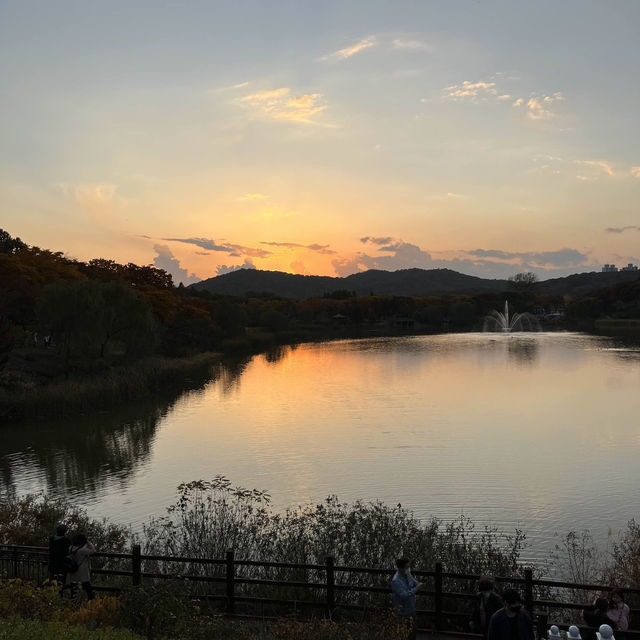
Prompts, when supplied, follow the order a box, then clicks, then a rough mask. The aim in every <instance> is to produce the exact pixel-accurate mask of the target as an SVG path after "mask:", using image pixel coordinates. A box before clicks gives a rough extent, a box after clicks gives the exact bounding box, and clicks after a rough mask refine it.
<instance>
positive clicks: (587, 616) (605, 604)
mask: <svg viewBox="0 0 640 640" xmlns="http://www.w3.org/2000/svg"><path fill="white" fill-rule="evenodd" d="M608 608H609V601H608V600H607V599H606V598H596V600H595V602H594V603H593V605H592V606H591V607H587V608H586V609H584V610H583V611H582V617H583V618H584V621H585V622H586V623H587V624H588V625H589V626H590V627H595V628H596V629H599V628H600V625H601V624H608V625H609V626H610V627H611V628H612V629H616V624H615V623H614V622H612V621H611V620H610V619H609V617H608V616H607V609H608Z"/></svg>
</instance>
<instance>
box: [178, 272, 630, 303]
mask: <svg viewBox="0 0 640 640" xmlns="http://www.w3.org/2000/svg"><path fill="white" fill-rule="evenodd" d="M637 278H640V272H638V271H630V272H625V271H618V272H613V273H604V272H594V271H592V272H586V273H576V274H572V275H569V276H565V277H562V278H552V279H549V280H541V281H539V282H538V283H537V284H536V285H535V290H536V292H538V293H548V294H553V295H564V294H571V295H584V294H586V293H590V292H591V291H596V290H597V289H600V288H603V287H607V286H610V285H612V284H616V283H618V282H626V281H630V280H634V279H637ZM509 285H510V283H509V281H508V280H499V279H487V278H480V277H478V276H470V275H466V274H463V273H459V272H458V271H453V270H451V269H418V268H411V269H399V270H397V271H384V270H380V269H369V270H368V271H360V272H358V273H354V274H351V275H349V276H345V277H333V276H313V275H299V274H292V273H285V272H284V271H263V270H260V269H238V270H236V271H232V272H230V273H225V274H222V275H219V276H214V277H212V278H208V279H206V280H202V281H200V282H196V283H194V284H191V285H189V288H192V289H196V290H198V289H200V290H205V291H209V292H211V293H217V294H223V295H235V296H243V295H246V294H248V293H264V294H271V295H274V296H278V297H282V298H294V299H304V298H315V297H322V296H324V295H326V294H331V293H333V292H335V291H343V290H346V291H349V292H355V293H356V295H360V296H362V295H371V294H374V295H397V296H431V295H447V294H458V295H474V294H479V293H495V292H502V291H506V290H508V289H509Z"/></svg>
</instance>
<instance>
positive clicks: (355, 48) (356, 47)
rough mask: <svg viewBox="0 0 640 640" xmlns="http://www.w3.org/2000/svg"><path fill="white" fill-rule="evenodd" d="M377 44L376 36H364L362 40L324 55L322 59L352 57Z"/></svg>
mask: <svg viewBox="0 0 640 640" xmlns="http://www.w3.org/2000/svg"><path fill="white" fill-rule="evenodd" d="M375 44H376V39H375V36H368V37H366V38H362V40H358V42H356V43H354V44H351V45H349V46H348V47H344V48H343V49H338V51H334V52H333V53H330V54H328V55H326V56H322V58H320V60H346V59H347V58H351V57H352V56H355V55H357V54H358V53H361V52H362V51H365V50H366V49H370V48H371V47H373V46H375Z"/></svg>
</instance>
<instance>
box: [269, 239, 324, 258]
mask: <svg viewBox="0 0 640 640" xmlns="http://www.w3.org/2000/svg"><path fill="white" fill-rule="evenodd" d="M260 244H266V245H267V246H269V247H284V248H286V249H308V250H309V251H316V252H318V253H324V254H327V255H333V254H335V251H333V249H329V247H330V246H331V245H328V244H298V243H297V242H267V241H262V242H260Z"/></svg>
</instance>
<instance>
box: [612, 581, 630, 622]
mask: <svg viewBox="0 0 640 640" xmlns="http://www.w3.org/2000/svg"><path fill="white" fill-rule="evenodd" d="M630 614H631V610H630V609H629V605H628V604H627V603H626V602H625V601H624V593H623V592H622V591H621V590H620V589H612V590H611V593H610V594H609V608H608V609H607V616H608V617H609V620H610V622H608V623H607V624H609V625H611V623H612V622H613V623H614V624H615V626H616V627H617V628H618V629H620V631H626V630H627V629H628V628H629V616H630ZM612 626H613V625H612Z"/></svg>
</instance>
